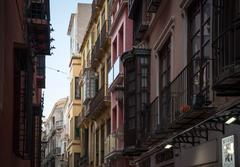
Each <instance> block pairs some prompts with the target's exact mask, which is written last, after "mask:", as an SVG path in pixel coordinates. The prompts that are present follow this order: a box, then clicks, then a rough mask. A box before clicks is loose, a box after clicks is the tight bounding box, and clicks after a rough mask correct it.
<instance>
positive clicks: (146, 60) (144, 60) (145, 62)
mask: <svg viewBox="0 0 240 167" xmlns="http://www.w3.org/2000/svg"><path fill="white" fill-rule="evenodd" d="M140 62H141V65H147V64H148V58H147V57H142V58H141V59H140Z"/></svg>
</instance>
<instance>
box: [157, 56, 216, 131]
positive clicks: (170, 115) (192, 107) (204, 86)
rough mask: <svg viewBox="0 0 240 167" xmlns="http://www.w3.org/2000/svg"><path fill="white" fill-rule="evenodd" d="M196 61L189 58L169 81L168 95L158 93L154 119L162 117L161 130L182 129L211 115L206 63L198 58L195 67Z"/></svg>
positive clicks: (212, 109)
mask: <svg viewBox="0 0 240 167" xmlns="http://www.w3.org/2000/svg"><path fill="white" fill-rule="evenodd" d="M198 61H199V60H192V61H191V62H190V63H189V64H188V65H187V66H186V67H185V68H184V69H183V70H182V71H181V72H180V73H179V74H178V76H177V77H176V78H175V79H174V80H173V81H172V82H171V84H170V87H169V93H168V95H167V96H166V97H163V96H160V97H161V99H159V107H160V108H159V112H160V111H161V112H160V113H159V114H158V118H159V119H160V121H161V120H164V121H163V122H160V124H159V125H160V128H159V129H160V130H161V131H167V132H169V131H170V132H171V131H178V130H184V129H186V128H188V127H191V126H194V125H196V124H197V123H199V122H201V121H203V120H205V119H207V118H208V117H209V116H211V115H213V114H214V108H213V107H211V101H210V97H209V93H210V92H209V91H210V86H209V78H208V77H209V72H210V71H209V69H210V62H209V61H208V60H202V62H204V63H203V64H202V65H201V66H200V67H198V66H195V65H196V64H197V62H198ZM196 67H198V68H196ZM163 106H165V107H163Z"/></svg>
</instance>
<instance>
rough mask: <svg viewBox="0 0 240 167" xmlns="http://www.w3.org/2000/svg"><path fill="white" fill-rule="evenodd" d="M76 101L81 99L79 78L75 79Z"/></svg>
mask: <svg viewBox="0 0 240 167" xmlns="http://www.w3.org/2000/svg"><path fill="white" fill-rule="evenodd" d="M75 99H81V87H80V78H79V77H75Z"/></svg>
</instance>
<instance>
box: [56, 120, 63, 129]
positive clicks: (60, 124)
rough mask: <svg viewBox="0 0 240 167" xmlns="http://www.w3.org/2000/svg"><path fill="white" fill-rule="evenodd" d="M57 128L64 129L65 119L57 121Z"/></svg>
mask: <svg viewBox="0 0 240 167" xmlns="http://www.w3.org/2000/svg"><path fill="white" fill-rule="evenodd" d="M55 128H56V129H62V128H63V120H59V121H56V124H55Z"/></svg>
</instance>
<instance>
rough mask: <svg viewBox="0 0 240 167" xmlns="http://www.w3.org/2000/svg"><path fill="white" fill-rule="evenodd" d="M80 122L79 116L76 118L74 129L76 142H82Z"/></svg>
mask: <svg viewBox="0 0 240 167" xmlns="http://www.w3.org/2000/svg"><path fill="white" fill-rule="evenodd" d="M78 120H79V116H76V117H75V126H74V128H75V132H74V134H75V135H74V136H75V137H74V139H75V140H80V127H79V126H78Z"/></svg>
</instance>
